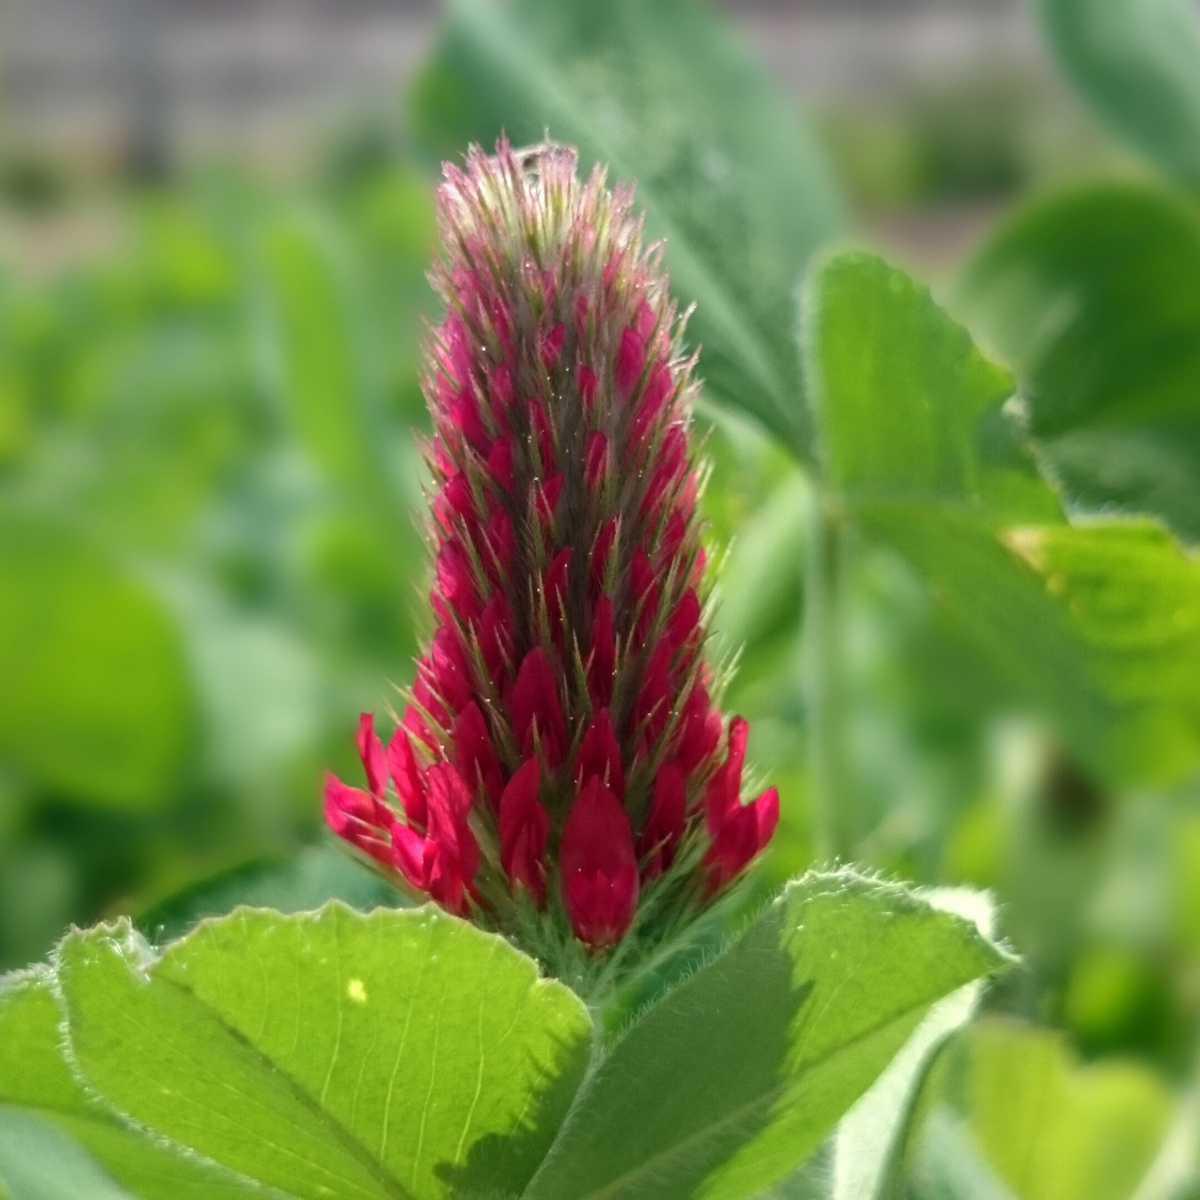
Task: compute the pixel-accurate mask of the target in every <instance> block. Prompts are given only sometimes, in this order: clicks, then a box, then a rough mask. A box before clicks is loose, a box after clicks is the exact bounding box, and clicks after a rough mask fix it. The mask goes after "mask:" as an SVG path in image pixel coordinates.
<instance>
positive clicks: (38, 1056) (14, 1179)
mask: <svg viewBox="0 0 1200 1200" xmlns="http://www.w3.org/2000/svg"><path fill="white" fill-rule="evenodd" d="M61 1022H62V1013H61V1012H60V1010H59V1007H58V1004H57V1003H56V1002H55V999H54V996H53V993H52V989H51V975H50V972H49V971H44V970H43V971H38V972H36V973H27V974H24V975H21V976H10V977H9V979H8V980H6V981H0V1181H4V1182H7V1183H8V1184H9V1185H10V1187H11V1189H12V1192H13V1195H15V1196H17V1197H21V1198H22V1200H34V1198H35V1197H36V1200H51V1198H53V1200H85V1198H86V1200H92V1197H95V1200H110V1197H116V1196H125V1195H131V1196H136V1197H138V1200H245V1197H248V1196H263V1195H264V1193H263V1192H262V1190H261V1189H259V1188H257V1187H254V1186H252V1185H251V1184H249V1183H248V1182H244V1181H239V1180H238V1179H237V1178H236V1177H234V1176H232V1175H230V1174H229V1173H228V1172H226V1171H223V1170H221V1169H220V1168H217V1167H214V1166H212V1165H210V1164H206V1163H203V1162H200V1161H198V1160H196V1159H193V1158H186V1157H184V1156H183V1155H181V1154H179V1153H177V1152H176V1151H173V1150H170V1149H167V1148H166V1147H164V1146H161V1145H159V1144H157V1143H155V1142H153V1141H151V1140H150V1139H149V1138H146V1137H144V1136H142V1134H140V1133H138V1132H136V1131H135V1130H133V1129H131V1128H130V1127H128V1126H127V1125H125V1124H123V1123H122V1122H121V1121H120V1120H119V1119H118V1118H117V1117H116V1116H115V1115H114V1114H113V1113H112V1112H110V1111H109V1110H108V1109H106V1108H105V1107H104V1106H103V1105H102V1104H100V1103H99V1102H98V1101H97V1100H96V1099H95V1098H93V1097H91V1096H89V1095H88V1094H87V1093H86V1092H85V1091H84V1088H83V1085H82V1084H81V1083H80V1082H79V1080H78V1079H76V1077H75V1076H74V1075H73V1074H72V1072H71V1070H70V1068H69V1067H68V1066H67V1063H66V1061H65V1060H64V1058H63V1054H62V1042H63V1034H62V1030H61V1028H60V1025H61ZM6 1134H7V1136H6ZM39 1179H40V1180H41V1184H40V1186H41V1187H42V1190H41V1191H40V1192H39V1191H31V1190H30V1189H31V1188H32V1187H33V1186H34V1182H32V1181H36V1180H39ZM105 1189H107V1190H105Z"/></svg>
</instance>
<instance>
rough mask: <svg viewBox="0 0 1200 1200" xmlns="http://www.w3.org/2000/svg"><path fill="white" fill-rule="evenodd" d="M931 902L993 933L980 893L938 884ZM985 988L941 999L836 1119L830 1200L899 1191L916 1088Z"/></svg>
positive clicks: (880, 1199) (883, 1198)
mask: <svg viewBox="0 0 1200 1200" xmlns="http://www.w3.org/2000/svg"><path fill="white" fill-rule="evenodd" d="M927 898H928V900H929V901H930V903H931V904H933V905H934V906H935V907H936V908H939V909H941V910H942V911H944V912H952V913H955V914H957V915H958V916H961V917H963V918H964V919H966V920H970V921H974V922H975V923H976V925H977V926H978V928H979V931H980V933H981V934H982V935H983V936H984V937H990V936H992V935H993V928H992V927H993V925H994V923H995V906H994V905H993V904H992V901H991V899H990V898H989V897H988V896H986V895H984V894H983V893H980V892H972V891H969V890H967V889H965V888H944V889H940V890H938V891H934V892H930V893H928V894H927ZM982 992H983V983H982V982H981V981H979V980H976V981H974V982H972V983H968V984H965V985H964V986H963V987H961V988H959V989H958V990H957V991H956V992H953V993H952V994H951V995H949V996H947V997H946V998H945V999H944V1000H939V1001H938V1003H937V1004H935V1005H934V1006H933V1008H932V1009H931V1010H930V1012H929V1015H928V1016H927V1017H926V1018H925V1020H924V1021H922V1022H921V1024H920V1025H919V1026H918V1027H917V1029H916V1031H915V1032H914V1033H913V1035H912V1037H910V1038H909V1040H908V1042H907V1043H906V1044H905V1045H904V1047H903V1048H902V1049H901V1051H900V1053H899V1054H897V1055H896V1057H895V1058H894V1059H893V1060H892V1062H891V1064H890V1065H889V1066H888V1068H887V1070H886V1071H884V1073H883V1074H882V1075H881V1076H880V1077H879V1079H877V1080H876V1081H875V1083H874V1084H872V1086H871V1089H870V1091H868V1092H867V1094H866V1095H865V1096H863V1097H862V1099H861V1100H859V1101H858V1103H857V1104H855V1106H854V1107H853V1108H852V1109H851V1110H850V1111H849V1112H848V1113H847V1114H846V1116H845V1117H843V1118H842V1121H841V1123H840V1124H839V1125H838V1130H837V1135H836V1137H835V1138H834V1159H833V1189H832V1198H831V1200H898V1198H899V1197H902V1196H903V1195H904V1180H905V1160H906V1156H907V1152H908V1150H909V1141H910V1139H911V1137H912V1135H913V1132H914V1124H915V1123H916V1116H917V1113H918V1110H919V1108H920V1105H919V1100H920V1097H921V1090H922V1087H923V1086H924V1085H925V1084H926V1081H927V1080H928V1079H929V1076H930V1072H931V1069H932V1067H933V1064H934V1063H935V1062H937V1061H938V1058H939V1055H940V1054H941V1052H942V1050H943V1049H944V1048H945V1046H946V1044H947V1042H948V1041H949V1040H950V1039H951V1038H952V1037H954V1035H955V1034H956V1033H958V1032H959V1031H960V1030H961V1029H962V1028H963V1027H964V1026H965V1025H966V1024H967V1022H969V1021H970V1020H971V1018H972V1017H973V1016H974V1014H975V1008H976V1006H977V1005H978V1003H979V999H980V996H981V995H982Z"/></svg>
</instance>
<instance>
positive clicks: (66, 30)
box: [0, 0, 1048, 171]
mask: <svg viewBox="0 0 1200 1200" xmlns="http://www.w3.org/2000/svg"><path fill="white" fill-rule="evenodd" d="M723 7H725V8H727V9H728V10H729V11H731V12H732V13H733V14H734V16H735V18H736V20H737V22H738V23H739V25H740V26H741V27H742V29H743V31H744V33H745V35H746V37H747V38H748V39H749V41H750V42H751V43H752V44H753V45H754V46H755V48H756V49H757V50H758V51H759V52H760V54H761V55H762V56H763V58H764V59H765V61H766V62H767V63H768V64H769V66H770V68H771V69H772V70H773V71H774V72H775V73H776V74H777V75H778V76H779V78H780V79H781V80H783V81H784V83H785V84H786V85H787V86H788V87H789V88H790V89H791V90H792V91H793V92H795V93H796V94H797V95H798V96H800V97H801V98H802V99H803V100H805V101H808V102H816V103H819V104H820V103H825V102H830V101H835V100H836V101H838V102H842V101H845V100H854V99H855V98H862V99H867V100H869V99H871V98H873V97H874V98H878V97H881V96H883V97H886V96H888V95H894V94H896V93H909V92H911V91H913V90H917V89H922V88H925V87H928V86H929V85H930V83H931V82H933V81H938V82H939V83H943V84H944V83H947V82H951V81H954V80H956V79H957V80H961V79H968V78H971V77H973V76H978V75H979V74H980V73H981V72H982V73H984V74H987V75H996V74H1000V73H1017V74H1022V75H1028V74H1030V73H1034V74H1036V75H1037V76H1038V77H1039V79H1041V80H1042V81H1043V82H1044V80H1045V77H1046V76H1047V75H1048V71H1047V68H1046V67H1045V65H1044V63H1043V62H1042V59H1041V57H1040V51H1039V49H1038V46H1037V41H1036V36H1035V32H1034V30H1033V29H1032V27H1031V23H1030V22H1029V20H1028V19H1027V15H1026V13H1025V10H1024V6H1023V5H1022V4H1021V2H1020V0H967V2H962V0H959V2H957V3H948V2H946V0H790V2H789V0H724V3H723ZM438 11H439V6H438V5H437V4H436V3H434V2H433V0H397V2H392V3H388V2H386V0H308V2H300V0H158V2H156V0H6V3H5V4H4V5H3V6H0V137H2V138H3V139H4V140H7V141H9V142H10V143H11V142H14V141H15V142H17V143H19V144H22V145H24V146H25V147H26V148H29V147H33V146H36V147H37V148H38V149H39V150H42V151H47V150H51V149H53V150H56V151H65V152H68V153H71V154H73V155H79V156H83V157H84V158H91V159H93V160H98V161H100V162H111V161H112V160H113V159H114V158H116V159H119V160H121V161H123V162H127V163H132V165H134V166H135V167H136V168H138V169H141V170H147V171H154V170H158V169H161V168H162V166H163V165H165V163H166V162H167V161H176V160H182V161H185V162H186V161H191V160H194V159H195V158H196V157H197V156H203V155H204V154H206V153H209V152H212V151H214V150H216V151H221V152H229V151H236V152H239V153H245V154H249V155H251V156H253V157H254V158H256V159H260V160H267V161H271V160H278V159H287V158H288V157H290V156H291V155H293V154H295V153H296V152H297V151H298V150H299V149H301V148H302V147H303V145H304V144H305V142H306V140H307V139H310V138H311V133H312V128H313V125H314V122H316V123H325V122H331V121H337V120H338V119H339V117H341V116H342V115H344V114H345V113H346V112H348V111H358V110H360V109H361V108H362V106H363V105H364V104H365V103H366V104H369V103H371V102H380V103H382V102H384V101H386V100H387V99H388V98H389V97H394V96H395V95H396V94H397V93H398V92H399V91H400V90H402V89H403V87H404V85H405V84H406V82H407V81H408V79H409V78H410V76H411V74H412V71H413V69H414V68H415V66H416V65H417V64H418V63H419V62H420V60H421V57H422V55H423V54H424V52H425V51H426V49H427V48H428V45H429V43H430V41H431V39H432V37H433V33H434V28H435V25H436V22H437V18H438Z"/></svg>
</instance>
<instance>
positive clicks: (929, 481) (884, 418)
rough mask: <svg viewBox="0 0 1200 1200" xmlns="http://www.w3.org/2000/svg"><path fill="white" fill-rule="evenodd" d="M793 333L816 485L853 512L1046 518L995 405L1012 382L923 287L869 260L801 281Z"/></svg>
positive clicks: (1039, 493)
mask: <svg viewBox="0 0 1200 1200" xmlns="http://www.w3.org/2000/svg"><path fill="white" fill-rule="evenodd" d="M805 308H806V318H807V319H806V321H805V323H804V326H803V329H802V335H803V336H802V341H803V346H804V352H805V368H806V372H807V375H808V388H809V396H810V400H811V403H812V405H813V408H814V411H815V417H816V423H817V427H818V442H819V455H820V459H821V464H822V469H823V472H824V477H825V482H826V484H827V486H828V488H829V489H830V490H831V491H832V492H833V493H834V495H835V496H837V497H840V498H841V499H842V500H843V501H844V503H845V504H846V505H848V506H851V507H853V508H854V510H855V511H861V510H865V509H871V510H876V511H880V512H884V513H886V512H889V511H896V510H900V509H904V508H910V507H912V506H916V505H921V506H927V507H929V508H930V509H938V508H941V509H945V510H947V511H951V512H955V513H961V514H971V515H972V516H974V517H976V518H978V519H979V521H980V522H981V523H983V524H989V525H997V524H999V523H1001V522H1002V521H1005V520H1013V519H1020V520H1035V519H1044V520H1053V519H1055V518H1056V517H1057V516H1058V513H1059V504H1058V501H1057V498H1056V497H1055V496H1054V494H1053V493H1052V492H1051V490H1050V489H1049V488H1048V487H1047V486H1046V485H1045V484H1044V483H1043V482H1042V480H1041V479H1040V478H1039V477H1038V475H1037V472H1036V469H1035V466H1034V463H1033V460H1032V458H1031V456H1030V455H1029V454H1028V452H1027V451H1026V450H1025V448H1024V447H1023V445H1022V444H1021V442H1020V437H1019V430H1018V429H1017V426H1016V423H1015V421H1014V420H1013V419H1012V417H1011V416H1010V414H1009V413H1008V412H1007V411H1005V408H1004V405H1005V402H1006V401H1007V400H1009V399H1010V398H1011V397H1012V395H1013V393H1014V391H1015V387H1016V385H1015V383H1014V381H1013V378H1012V375H1011V374H1010V373H1009V372H1008V371H1007V370H1005V369H1004V368H1002V367H1000V366H998V365H996V364H995V363H992V362H989V361H988V360H987V359H986V358H984V356H983V355H982V354H980V352H979V351H978V350H977V349H976V348H975V346H974V344H973V343H972V341H971V336H970V334H968V333H967V331H966V330H965V329H963V328H962V327H961V326H959V325H956V324H955V323H954V322H953V321H951V320H950V319H949V318H948V317H947V316H946V314H945V313H944V312H943V311H942V310H941V309H940V308H939V307H938V306H937V305H936V304H935V303H934V301H933V299H932V297H931V296H930V295H929V292H928V290H927V289H926V288H924V287H922V286H921V285H920V284H918V283H916V282H915V281H914V280H912V279H910V278H909V277H908V276H907V275H905V274H904V272H903V271H899V270H897V269H896V268H894V267H892V266H890V265H889V264H888V263H886V262H884V261H883V260H882V259H880V258H876V257H875V256H873V255H870V254H861V253H847V254H840V255H837V256H835V257H833V258H830V259H828V260H827V261H826V262H825V263H824V264H823V266H822V267H820V268H819V269H818V270H817V271H816V272H815V273H814V274H813V276H812V278H811V280H810V285H809V296H808V302H807V304H806V306H805Z"/></svg>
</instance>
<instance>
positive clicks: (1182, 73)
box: [1041, 0, 1200, 186]
mask: <svg viewBox="0 0 1200 1200" xmlns="http://www.w3.org/2000/svg"><path fill="white" fill-rule="evenodd" d="M1041 10H1042V18H1043V23H1044V25H1045V29H1046V32H1047V34H1048V35H1049V38H1050V42H1051V44H1052V45H1053V46H1054V49H1055V50H1056V51H1057V53H1058V56H1059V59H1060V60H1061V62H1062V64H1063V66H1064V67H1065V68H1066V70H1067V72H1068V74H1069V75H1070V76H1071V78H1072V79H1073V80H1074V81H1075V84H1076V85H1077V86H1078V87H1079V88H1080V90H1081V91H1082V92H1083V93H1084V95H1085V96H1087V98H1088V99H1089V100H1090V101H1091V102H1092V104H1093V105H1094V107H1095V108H1096V111H1097V112H1099V113H1100V114H1101V115H1102V116H1103V117H1104V118H1105V120H1107V121H1108V122H1109V124H1110V125H1112V127H1113V128H1114V129H1115V130H1116V131H1117V132H1118V133H1120V134H1121V135H1122V136H1124V137H1125V138H1126V139H1127V140H1128V141H1129V142H1130V143H1131V144H1132V145H1133V146H1135V147H1136V148H1137V149H1139V150H1140V151H1141V152H1142V153H1143V154H1145V155H1146V156H1147V157H1149V158H1150V159H1152V160H1153V161H1154V162H1156V163H1157V164H1158V165H1159V166H1160V167H1161V168H1162V169H1163V170H1164V171H1166V172H1167V173H1168V174H1170V175H1174V176H1176V177H1177V178H1178V179H1180V180H1181V181H1182V182H1184V183H1187V184H1191V185H1192V186H1200V23H1198V22H1197V18H1196V7H1195V5H1194V4H1192V3H1191V2H1190V0H1041Z"/></svg>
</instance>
